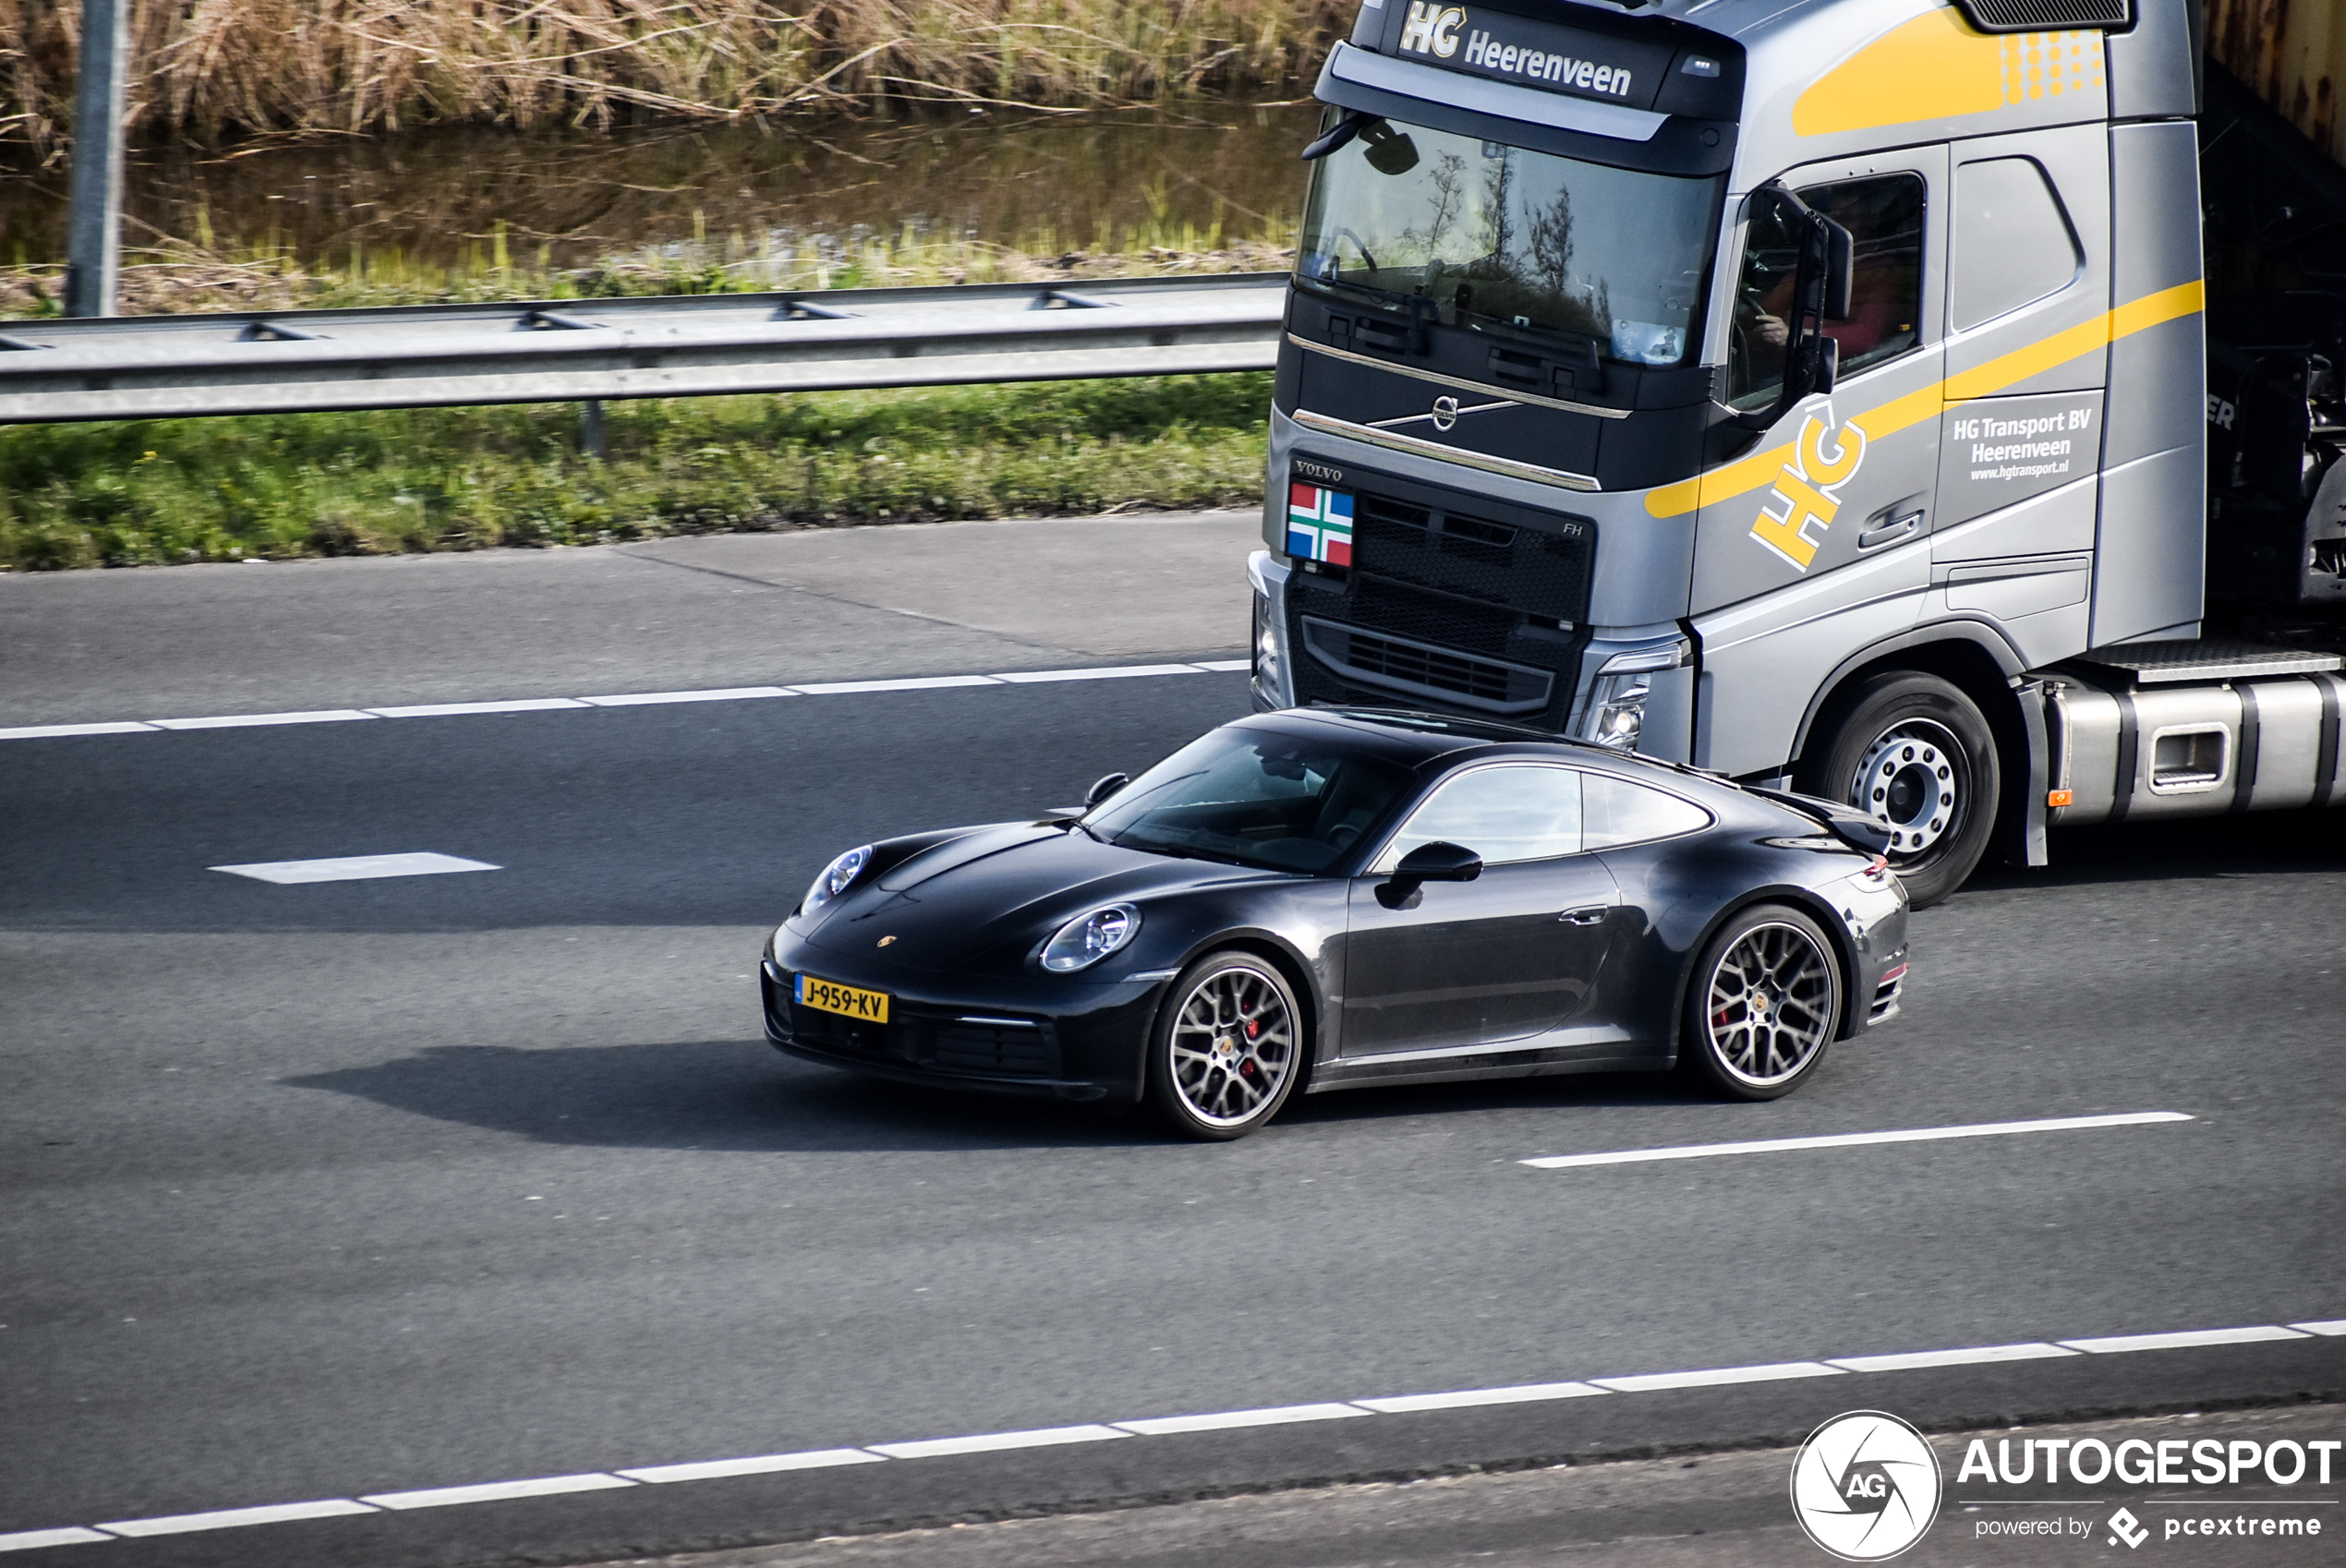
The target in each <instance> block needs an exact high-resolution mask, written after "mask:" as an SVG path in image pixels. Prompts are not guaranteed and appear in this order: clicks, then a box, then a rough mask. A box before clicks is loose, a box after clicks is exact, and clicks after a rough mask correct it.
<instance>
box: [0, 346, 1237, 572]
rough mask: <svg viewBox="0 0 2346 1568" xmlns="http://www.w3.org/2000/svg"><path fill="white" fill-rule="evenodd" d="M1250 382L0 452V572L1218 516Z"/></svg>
mask: <svg viewBox="0 0 2346 1568" xmlns="http://www.w3.org/2000/svg"><path fill="white" fill-rule="evenodd" d="M1269 404H1270V378H1269V377H1268V376H1267V375H1264V374H1251V375H1228V376H1191V377H1176V378H1164V379H1151V380H1109V381H1069V382H1047V383H1038V384H1031V385H1024V386H1002V387H961V388H951V389H943V390H936V391H915V392H816V393H804V394H799V395H794V396H787V397H733V398H681V399H672V400H659V401H647V402H641V403H613V404H605V406H604V431H605V437H604V439H605V447H606V452H607V453H608V455H607V456H606V457H605V458H602V459H595V458H590V457H586V456H584V455H582V454H581V452H580V451H579V423H578V409H577V405H575V404H527V405H517V406H510V407H497V408H436V409H398V410H385V411H380V412H373V413H357V414H312V415H284V416H238V417H234V418H221V419H177V420H141V421H125V422H122V423H116V424H88V425H30V426H16V427H11V428H5V429H0V567H5V568H7V569H11V570H18V571H26V570H31V571H38V570H54V569H59V568H67V567H79V566H141V565H165V564H174V563H177V562H182V561H237V560H246V559H253V558H259V559H263V560H290V559H295V558H298V557H303V556H325V555H376V554H396V553H402V552H409V551H425V550H443V549H485V548H489V547H491V546H497V545H523V546H548V545H570V544H598V543H609V542H612V541H616V540H623V539H638V538H650V537H660V536H663V535H670V534H683V533H728V532H738V531H744V530H765V529H781V528H798V527H820V526H840V525H856V524H864V523H887V522H922V521H938V520H943V519H948V518H967V517H1000V516H1008V515H1013V514H1020V513H1088V512H1097V511H1105V510H1106V509H1108V508H1111V507H1119V506H1134V505H1150V506H1164V507H1191V506H1216V505H1238V504H1248V503H1251V502H1252V501H1254V500H1255V499H1256V498H1257V497H1258V496H1259V495H1260V494H1261V490H1262V483H1263V464H1264V455H1265V450H1264V448H1265V434H1264V422H1265V420H1266V419H1267V418H1268V414H1269Z"/></svg>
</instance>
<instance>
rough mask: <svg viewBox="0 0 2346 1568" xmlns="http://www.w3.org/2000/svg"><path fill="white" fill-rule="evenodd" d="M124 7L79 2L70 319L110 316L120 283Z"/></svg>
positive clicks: (114, 2) (120, 0) (113, 2)
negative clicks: (78, 62)
mask: <svg viewBox="0 0 2346 1568" xmlns="http://www.w3.org/2000/svg"><path fill="white" fill-rule="evenodd" d="M128 9H129V0H81V65H80V74H79V79H78V80H77V82H76V83H75V87H74V99H73V176H72V215H71V217H70V219H69V220H68V223H67V227H68V228H69V230H70V231H71V232H70V234H69V235H68V236H67V263H66V314H67V315H68V316H111V315H113V314H114V313H115V291H116V289H117V287H118V285H119V284H120V283H121V280H122V111H123V99H124V90H125V87H126V85H127V81H128V78H129V58H128V56H129V53H130V39H129V31H130V30H129V28H128V26H127V16H126V13H127V11H128Z"/></svg>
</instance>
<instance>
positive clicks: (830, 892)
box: [798, 844, 872, 915]
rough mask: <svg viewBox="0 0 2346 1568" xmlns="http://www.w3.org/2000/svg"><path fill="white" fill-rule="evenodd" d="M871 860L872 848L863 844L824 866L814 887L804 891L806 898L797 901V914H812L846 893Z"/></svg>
mask: <svg viewBox="0 0 2346 1568" xmlns="http://www.w3.org/2000/svg"><path fill="white" fill-rule="evenodd" d="M871 859H872V847H871V846H870V845H869V844H864V845H861V846H859V847H857V848H855V849H853V850H848V851H847V853H845V854H843V855H841V856H840V857H839V859H837V860H835V861H833V862H831V863H830V864H828V865H827V866H825V867H824V868H823V872H822V874H821V875H819V876H817V877H816V878H815V883H814V886H812V887H809V888H807V889H806V897H804V899H800V900H799V901H798V912H799V913H800V914H803V915H809V914H813V913H814V912H815V911H816V910H819V909H821V908H822V907H823V906H824V905H825V904H828V903H829V902H830V901H831V900H832V899H836V898H838V897H839V896H840V894H841V893H844V892H846V891H847V889H848V887H849V886H850V885H851V884H853V882H854V880H855V879H856V878H857V877H858V876H861V875H862V874H864V868H865V866H866V865H868V864H870V863H871Z"/></svg>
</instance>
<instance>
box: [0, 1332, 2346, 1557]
mask: <svg viewBox="0 0 2346 1568" xmlns="http://www.w3.org/2000/svg"><path fill="white" fill-rule="evenodd" d="M2317 1335H2319V1336H2333V1337H2335V1336H2340V1335H2346V1318H2328V1319H2319V1320H2314V1321H2305V1322H2299V1323H2292V1324H2288V1325H2286V1326H2283V1325H2281V1324H2279V1323H2260V1324H2255V1325H2252V1326H2249V1327H2244V1328H2229V1329H2195V1330H2186V1331H2183V1332H2180V1333H2146V1334H2119V1335H2112V1336H2105V1337H2102V1338H2096V1339H2065V1340H2060V1341H2042V1340H2040V1341H2032V1342H2028V1343H2025V1344H2019V1345H1974V1346H1970V1347H1967V1348H1962V1349H1952V1350H1924V1351H1910V1352H1905V1353H1902V1354H1897V1355H1888V1356H1847V1357H1834V1358H1829V1359H1824V1360H1817V1361H1784V1362H1776V1363H1773V1364H1770V1365H1763V1366H1753V1367H1714V1368H1710V1369H1703V1370H1696V1371H1684V1372H1643V1373H1638V1374H1634V1375H1630V1376H1625V1377H1610V1378H1588V1379H1584V1380H1581V1381H1573V1382H1554V1383H1518V1384H1515V1385H1513V1386H1510V1387H1504V1388H1483V1389H1460V1390H1456V1391H1453V1392H1451V1393H1406V1394H1387V1395H1381V1396H1379V1397H1377V1398H1373V1399H1353V1400H1339V1401H1333V1402H1330V1403H1327V1404H1321V1405H1276V1406H1272V1407H1270V1408H1267V1409H1258V1410H1224V1411H1218V1412H1213V1413H1209V1414H1203V1415H1195V1416H1153V1417H1143V1418H1140V1419H1135V1420H1127V1421H1103V1422H1096V1423H1091V1424H1086V1425H1082V1426H1072V1427H1044V1428H1039V1429H1033V1430H1028V1431H1014V1432H978V1433H973V1434H971V1435H968V1436H964V1437H943V1438H924V1439H919V1440H917V1441H909V1442H877V1443H871V1444H867V1445H865V1446H864V1447H861V1448H818V1449H808V1450H804V1451H803V1452H800V1453H764V1454H753V1455H750V1456H747V1457H744V1458H739V1459H709V1460H701V1461H698V1462H695V1463H691V1464H683V1465H649V1466H645V1467H639V1468H635V1469H628V1470H590V1471H587V1472H586V1473H584V1474H579V1475H569V1476H538V1477H535V1478H527V1479H523V1480H514V1481H490V1482H485V1483H482V1484H480V1485H477V1486H457V1487H432V1488H428V1489H425V1490H418V1491H391V1492H373V1493H369V1495H367V1496H364V1497H357V1498H326V1499H321V1500H320V1501H317V1502H283V1503H273V1504H269V1505H265V1506H262V1507H258V1508H227V1509H221V1510H218V1511H217V1512H213V1513H209V1514H164V1515H161V1516H158V1517H155V1518H151V1519H117V1520H114V1521H112V1522H110V1523H107V1524H102V1525H89V1526H83V1525H73V1526H64V1527H62V1528H57V1529H47V1530H19V1531H18V1532H16V1533H15V1534H12V1535H0V1551H30V1550H37V1549H40V1548H43V1547H54V1546H72V1545H77V1544H84V1543H91V1542H97V1541H108V1540H121V1539H125V1538H134V1539H135V1538H139V1537H144V1536H164V1535H181V1534H187V1533H191V1532H194V1531H200V1530H233V1529H247V1528H251V1527H254V1526H261V1525H272V1524H279V1523H283V1522H284V1521H288V1520H296V1519H331V1518H336V1517H341V1516H345V1515H351V1514H374V1513H381V1512H393V1513H398V1512H405V1511H408V1510H412V1509H421V1508H450V1507H459V1506H463V1505H466V1504H471V1503H478V1502H504V1501H508V1500H511V1499H514V1498H532V1497H555V1496H561V1495H562V1494H563V1493H567V1492H584V1491H608V1490H613V1489H615V1488H623V1487H634V1486H659V1485H672V1484H676V1483H682V1482H691V1481H706V1480H716V1479H720V1478H726V1477H733V1476H758V1475H769V1474H775V1473H779V1472H784V1471H790V1470H819V1469H828V1468H831V1467H833V1466H837V1465H874V1464H880V1463H902V1462H905V1461H913V1460H921V1459H935V1458H943V1457H946V1456H949V1455H953V1454H968V1453H1000V1452H1003V1451H1005V1450H1011V1449H1022V1448H1047V1447H1058V1446H1060V1445H1062V1444H1069V1443H1085V1442H1107V1441H1118V1440H1120V1439H1126V1438H1134V1437H1143V1438H1146V1437H1161V1436H1169V1435H1173V1434H1177V1433H1184V1432H1211V1431H1227V1430H1230V1429H1237V1428H1242V1427H1265V1426H1279V1425H1286V1424H1288V1423H1294V1422H1308V1421H1328V1420H1344V1419H1348V1418H1352V1417H1364V1416H1406V1415H1414V1414H1417V1413H1420V1412H1422V1411H1430V1410H1460V1409H1468V1408H1471V1407H1474V1406H1477V1405H1521V1404H1531V1403H1537V1402H1543V1401H1547V1400H1556V1399H1588V1398H1611V1397H1614V1396H1616V1395H1621V1394H1631V1395H1634V1394H1639V1393H1662V1392H1665V1391H1669V1390H1675V1389H1694V1388H1717V1387H1722V1386H1725V1385H1729V1384H1735V1383H1755V1382H1773V1381H1779V1380H1782V1379H1796V1378H1818V1377H1842V1376H1848V1375H1852V1374H1860V1375H1862V1374H1867V1373H1880V1372H1899V1371H1913V1370H1919V1369H1926V1368H1932V1367H1961V1366H1970V1365H1974V1364H1978V1363H1985V1362H1994V1361H2021V1360H2033V1359H2038V1358H2041V1357H2062V1356H2107V1355H2120V1354H2138V1353H2145V1352H2149V1353H2156V1352H2159V1351H2162V1350H2192V1349H2214V1348H2222V1347H2227V1346H2231V1345H2255V1344H2264V1343H2267V1342H2271V1341H2276V1340H2297V1339H2309V1338H2313V1337H2315V1336H2317Z"/></svg>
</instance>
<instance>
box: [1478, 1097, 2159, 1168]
mask: <svg viewBox="0 0 2346 1568" xmlns="http://www.w3.org/2000/svg"><path fill="white" fill-rule="evenodd" d="M2194 1119H2195V1118H2193V1117H2191V1116H2185V1115H2184V1114H2183V1112H2181V1111H2128V1112H2124V1113H2122V1114H2121V1115H2117V1116H2046V1117H2042V1118H2039V1119H2038V1120H2036V1121H2026V1122H1972V1123H1969V1124H1967V1125H1965V1126H1960V1127H1917V1128H1901V1129H1899V1130H1897V1131H1894V1132H1836V1133H1827V1134H1824V1135H1822V1136H1820V1137H1816V1138H1765V1139H1760V1140H1755V1141H1750V1142H1744V1143H1687V1144H1681V1145H1679V1146H1678V1147H1676V1148H1673V1149H1614V1150H1607V1151H1605V1152H1602V1153H1598V1154H1542V1155H1541V1156H1539V1157H1538V1158H1537V1159H1530V1160H1519V1161H1518V1162H1517V1164H1525V1165H1533V1166H1536V1167H1538V1168H1539V1169H1541V1170H1543V1171H1563V1170H1577V1169H1579V1168H1580V1167H1582V1166H1585V1165H1637V1164H1645V1163H1647V1162H1648V1161H1652V1160H1702V1159H1709V1158H1711V1157H1712V1156H1714V1155H1721V1154H1776V1153H1782V1152H1786V1151H1789V1150H1795V1149H1848V1148H1855V1147H1857V1146H1859V1145H1862V1144H1868V1143H1935V1142H1937V1141H1938V1140H1941V1139H1945V1138H2001V1137H2005V1136H2008V1135H2010V1134H2013V1133H2019V1132H2075V1131H2080V1130H2082V1129H2084V1128H2104V1127H2144V1126H2147V1125H2149V1124H2150V1123H2153V1122H2187V1121H2191V1120H2194Z"/></svg>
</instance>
